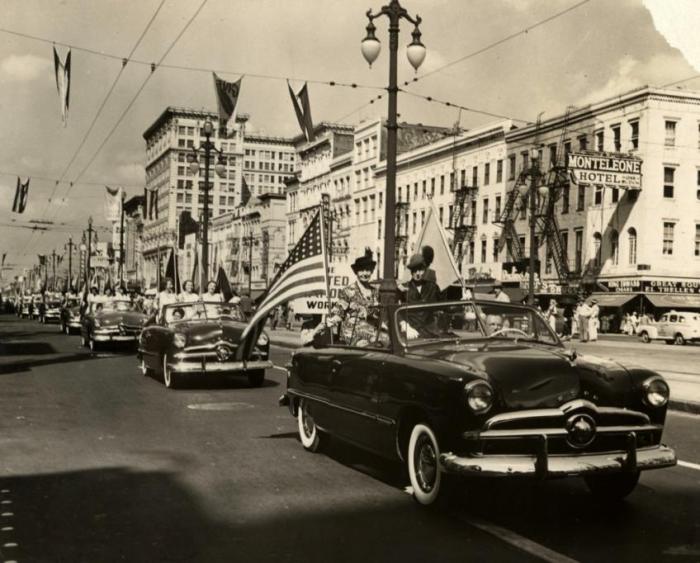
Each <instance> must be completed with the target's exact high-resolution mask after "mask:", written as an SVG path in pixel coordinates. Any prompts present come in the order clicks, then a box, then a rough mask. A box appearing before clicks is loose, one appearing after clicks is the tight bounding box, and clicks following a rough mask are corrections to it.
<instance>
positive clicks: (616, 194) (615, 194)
mask: <svg viewBox="0 0 700 563" xmlns="http://www.w3.org/2000/svg"><path fill="white" fill-rule="evenodd" d="M619 199H620V189H619V188H613V189H612V202H613V203H617V202H618V200H619Z"/></svg>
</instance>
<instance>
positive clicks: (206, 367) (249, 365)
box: [168, 361, 273, 373]
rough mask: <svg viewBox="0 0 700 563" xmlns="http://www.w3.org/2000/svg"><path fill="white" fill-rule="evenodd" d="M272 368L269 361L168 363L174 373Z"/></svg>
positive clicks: (245, 370) (244, 370)
mask: <svg viewBox="0 0 700 563" xmlns="http://www.w3.org/2000/svg"><path fill="white" fill-rule="evenodd" d="M272 366H273V363H272V362H270V361H258V362H185V361H180V362H175V363H174V364H171V363H169V364H168V367H169V368H170V369H171V370H173V372H175V373H192V372H205V373H210V372H221V371H242V372H244V373H245V372H247V371H252V370H255V369H268V368H271V367H272Z"/></svg>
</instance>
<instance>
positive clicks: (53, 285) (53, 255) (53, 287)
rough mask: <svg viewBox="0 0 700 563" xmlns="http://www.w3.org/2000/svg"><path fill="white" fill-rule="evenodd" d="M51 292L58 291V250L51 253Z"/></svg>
mask: <svg viewBox="0 0 700 563" xmlns="http://www.w3.org/2000/svg"><path fill="white" fill-rule="evenodd" d="M51 272H52V278H51V291H56V249H55V248H54V249H53V252H52V253H51Z"/></svg>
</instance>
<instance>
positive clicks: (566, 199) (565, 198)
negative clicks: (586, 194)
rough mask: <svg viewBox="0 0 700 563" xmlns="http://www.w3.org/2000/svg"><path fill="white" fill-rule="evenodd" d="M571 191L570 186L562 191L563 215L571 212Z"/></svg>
mask: <svg viewBox="0 0 700 563" xmlns="http://www.w3.org/2000/svg"><path fill="white" fill-rule="evenodd" d="M570 191H571V190H570V189H569V186H564V188H563V189H562V191H561V212H562V215H563V214H564V213H568V212H569V192H570Z"/></svg>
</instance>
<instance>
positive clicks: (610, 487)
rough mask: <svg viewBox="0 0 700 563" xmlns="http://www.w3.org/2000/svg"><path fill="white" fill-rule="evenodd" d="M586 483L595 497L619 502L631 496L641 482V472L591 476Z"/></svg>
mask: <svg viewBox="0 0 700 563" xmlns="http://www.w3.org/2000/svg"><path fill="white" fill-rule="evenodd" d="M584 481H585V482H586V485H587V486H588V490H589V491H591V493H592V494H593V496H596V497H598V498H600V499H601V500H607V501H619V500H622V499H624V498H625V497H626V496H627V495H629V494H630V493H631V492H632V491H634V488H635V487H636V486H637V483H638V482H639V471H635V472H633V473H611V474H609V475H589V476H588V477H584Z"/></svg>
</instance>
